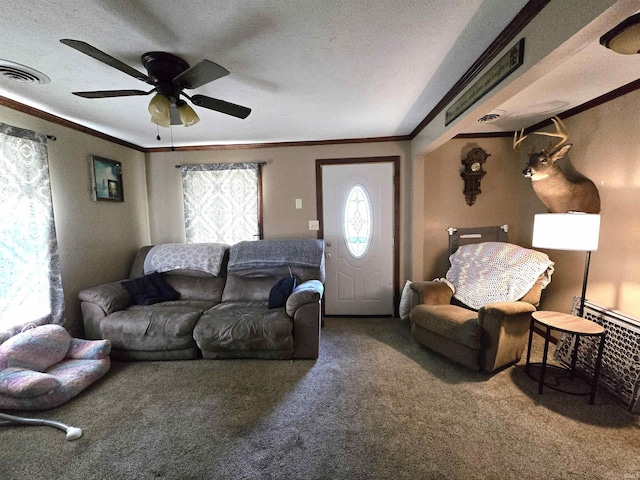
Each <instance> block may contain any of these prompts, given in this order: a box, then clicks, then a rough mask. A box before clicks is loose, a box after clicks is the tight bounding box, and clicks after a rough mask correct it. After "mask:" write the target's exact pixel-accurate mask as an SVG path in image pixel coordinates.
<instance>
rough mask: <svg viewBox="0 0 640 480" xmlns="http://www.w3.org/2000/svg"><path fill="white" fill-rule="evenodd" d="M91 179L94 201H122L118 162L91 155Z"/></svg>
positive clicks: (120, 173)
mask: <svg viewBox="0 0 640 480" xmlns="http://www.w3.org/2000/svg"><path fill="white" fill-rule="evenodd" d="M91 180H92V184H91V189H92V194H93V200H94V201H98V200H105V201H108V202H124V191H123V188H122V164H121V163H120V162H118V161H116V160H109V159H107V158H102V157H98V156H97V155H91Z"/></svg>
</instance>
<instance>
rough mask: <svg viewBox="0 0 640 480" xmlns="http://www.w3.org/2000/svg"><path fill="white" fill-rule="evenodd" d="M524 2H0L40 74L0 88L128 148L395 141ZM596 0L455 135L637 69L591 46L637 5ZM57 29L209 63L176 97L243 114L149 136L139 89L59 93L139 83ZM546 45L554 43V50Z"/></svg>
mask: <svg viewBox="0 0 640 480" xmlns="http://www.w3.org/2000/svg"><path fill="white" fill-rule="evenodd" d="M553 1H563V2H564V1H569V0H553ZM572 1H573V0H572ZM526 3H527V0H393V1H390V0H321V1H320V0H226V1H224V0H223V1H220V0H218V1H215V2H214V1H211V0H183V1H175V0H172V1H167V0H137V1H132V0H84V1H82V2H78V1H77V0H31V1H28V2H26V1H22V2H17V1H3V2H2V9H1V10H0V12H1V15H0V27H1V28H0V38H1V39H2V43H1V45H2V46H1V47H0V59H1V60H7V61H12V62H17V63H20V64H23V65H26V66H28V67H31V68H34V69H36V70H39V71H41V72H43V73H44V74H46V75H47V76H49V77H50V78H51V83H49V84H47V85H33V84H29V83H18V82H14V81H11V80H9V79H8V78H6V77H4V76H0V95H1V96H4V97H7V98H9V99H11V100H15V101H18V102H20V103H23V104H25V105H27V106H30V107H34V108H36V109H39V110H42V111H44V112H47V113H50V114H53V115H56V116H58V117H61V118H63V119H66V120H69V121H72V122H75V123H77V124H80V125H82V126H84V127H87V128H90V129H93V130H97V131H99V132H101V133H103V134H106V135H109V136H112V137H116V138H118V139H121V140H123V141H126V142H129V143H132V144H135V145H138V146H140V147H144V148H153V147H166V146H170V145H171V144H172V143H173V145H175V146H198V145H220V144H248V143H279V142H313V141H332V140H345V139H367V138H380V137H395V136H407V135H410V134H411V133H412V132H413V131H414V130H415V129H416V127H417V126H418V125H419V124H420V122H421V121H422V120H423V119H424V118H425V116H426V115H427V114H429V112H430V111H431V110H432V109H433V107H434V106H436V105H437V104H438V102H439V101H440V100H441V99H442V98H443V97H444V96H445V95H446V94H447V92H448V91H449V90H450V89H451V87H452V86H453V85H454V84H455V83H456V82H457V81H458V79H460V77H461V76H462V75H463V74H464V73H465V72H466V71H467V69H468V68H469V67H470V66H471V65H472V64H473V63H474V62H475V61H476V60H477V59H478V57H480V55H481V54H482V53H483V52H484V51H485V50H486V49H487V47H488V46H489V45H490V44H491V43H492V42H493V41H494V40H495V39H496V38H497V37H498V36H499V35H500V33H501V32H502V31H503V30H504V28H505V27H506V26H507V25H508V24H509V22H511V20H512V19H513V18H514V17H515V16H517V14H518V12H519V11H520V10H521V9H522V7H524V6H525V5H526ZM598 3H599V4H606V3H607V2H606V1H605V0H598ZM611 3H612V4H615V7H612V8H611V9H609V10H608V11H607V14H606V15H602V16H601V18H599V21H598V22H597V23H598V29H594V28H591V30H590V33H589V36H588V37H587V36H586V35H584V34H582V37H581V42H582V43H581V44H580V45H579V48H576V47H575V42H567V43H573V44H574V46H573V48H572V50H571V51H570V53H567V55H566V58H562V59H561V61H558V62H557V67H554V69H553V71H550V72H548V73H546V74H545V75H543V76H541V78H538V79H536V80H535V81H534V82H533V83H531V84H530V85H528V86H524V87H523V88H522V90H521V91H520V92H518V93H516V94H514V95H513V96H512V97H511V98H509V99H508V100H507V101H506V102H504V104H502V105H499V106H498V110H500V111H501V113H502V117H501V118H500V119H499V120H497V121H495V122H493V123H486V124H482V123H476V122H475V120H473V121H466V123H465V127H464V129H463V132H473V133H475V132H495V131H509V130H514V129H518V128H522V127H523V126H530V125H532V124H534V123H537V122H539V121H541V120H544V119H545V118H548V117H549V116H551V115H553V114H556V113H559V112H563V111H566V110H568V109H570V108H572V107H574V106H577V105H580V104H582V103H584V102H586V101H588V100H591V99H592V98H595V97H597V96H599V95H602V94H603V93H607V92H610V91H612V90H614V89H615V88H618V87H620V86H622V85H625V84H626V83H628V82H631V81H633V80H636V79H638V78H639V77H640V61H638V56H637V55H635V56H622V55H616V54H612V52H611V51H609V50H607V49H605V48H603V47H602V46H600V45H599V44H598V37H599V36H600V35H601V34H602V33H604V31H606V29H608V28H611V27H613V26H614V25H615V24H616V23H617V22H619V21H620V20H621V19H622V18H624V15H626V14H629V13H633V12H635V11H637V9H638V4H637V0H620V1H618V2H611ZM602 17H606V18H605V20H606V21H603V18H602ZM609 20H610V21H609ZM554 21H555V22H556V25H552V26H550V28H562V27H563V25H562V24H563V22H564V20H563V19H562V18H558V19H554ZM581 33H582V32H581ZM541 34H542V35H544V32H542V33H541ZM62 38H70V39H76V40H82V41H85V42H87V43H89V44H91V45H93V46H94V47H96V48H98V49H100V50H102V51H103V52H105V53H107V54H109V55H112V56H113V57H115V58H117V59H118V60H121V61H123V62H125V63H127V64H128V65H130V66H132V67H134V68H136V69H138V70H140V71H142V72H144V68H143V66H142V63H141V60H140V56H141V55H142V54H143V53H145V52H149V51H165V52H169V53H172V54H175V55H178V56H180V57H182V58H184V59H185V60H186V61H187V62H189V63H190V64H191V65H194V64H195V63H197V62H198V61H200V60H202V59H205V58H206V59H209V60H211V61H214V62H216V63H218V64H220V65H222V66H223V67H225V68H227V69H228V70H230V71H231V74H230V75H228V76H226V77H223V78H221V79H219V80H216V81H214V82H211V83H209V84H206V85H204V86H202V87H200V88H197V89H194V90H190V91H189V93H190V94H202V95H207V96H211V97H214V98H220V99H223V100H227V101H229V102H233V103H237V104H240V105H244V106H248V107H251V108H252V109H253V111H252V113H251V115H250V116H249V117H248V118H247V119H245V120H240V119H238V118H235V117H231V116H227V115H223V114H220V113H217V112H214V111H210V110H207V109H204V108H201V107H194V108H195V109H196V111H197V113H198V115H199V116H200V118H201V121H200V123H198V124H197V125H195V126H193V127H189V128H185V127H183V126H175V127H173V128H172V130H171V131H170V130H169V129H162V128H161V129H160V135H161V137H162V140H160V141H158V140H156V135H157V131H156V128H157V127H156V126H155V125H154V124H152V123H151V122H150V115H149V113H148V111H147V105H148V103H149V100H150V98H151V97H150V96H138V97H125V98H108V99H84V98H79V97H77V96H74V95H72V94H71V92H72V91H86V90H112V89H113V90H121V89H141V90H148V89H150V87H148V85H146V84H144V83H142V82H140V81H138V80H136V79H134V78H132V77H130V76H128V75H126V74H124V73H122V72H120V71H118V70H115V69H113V68H110V67H108V66H107V65H105V64H103V63H101V62H99V61H97V60H95V59H93V58H91V57H89V56H87V55H84V54H82V53H80V52H78V51H76V50H74V49H72V48H69V47H68V46H66V45H63V44H62V43H60V41H59V40H60V39H62ZM565 47H566V46H565ZM562 50H563V46H562V45H561V46H559V47H558V49H557V50H556V52H554V53H556V57H557V56H558V53H560V54H562ZM567 52H569V49H568V48H567ZM543 63H544V62H543ZM485 113H489V112H485ZM458 130H460V129H458ZM458 133H462V132H458Z"/></svg>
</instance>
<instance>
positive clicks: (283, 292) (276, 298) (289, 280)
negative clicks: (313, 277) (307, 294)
mask: <svg viewBox="0 0 640 480" xmlns="http://www.w3.org/2000/svg"><path fill="white" fill-rule="evenodd" d="M294 288H296V279H295V278H293V277H286V278H283V279H282V280H279V281H278V283H276V284H275V285H274V286H273V288H272V289H271V291H270V292H269V308H280V307H284V306H285V304H286V303H287V298H289V295H291V292H293V289H294Z"/></svg>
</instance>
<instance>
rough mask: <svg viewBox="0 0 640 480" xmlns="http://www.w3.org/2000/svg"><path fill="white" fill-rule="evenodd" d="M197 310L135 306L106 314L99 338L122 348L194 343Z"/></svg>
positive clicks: (165, 347)
mask: <svg viewBox="0 0 640 480" xmlns="http://www.w3.org/2000/svg"><path fill="white" fill-rule="evenodd" d="M199 317H200V311H194V310H193V309H190V308H184V307H183V308H180V307H176V308H138V309H131V310H125V311H121V312H115V313H112V314H111V315H107V316H106V317H105V318H104V319H103V320H102V322H101V323H100V331H101V333H102V338H106V339H108V340H110V341H111V344H112V346H113V348H115V349H122V350H142V351H154V350H177V349H184V348H188V347H192V346H194V345H195V342H194V340H193V336H192V332H193V327H194V326H195V324H196V322H197V321H198V318H199Z"/></svg>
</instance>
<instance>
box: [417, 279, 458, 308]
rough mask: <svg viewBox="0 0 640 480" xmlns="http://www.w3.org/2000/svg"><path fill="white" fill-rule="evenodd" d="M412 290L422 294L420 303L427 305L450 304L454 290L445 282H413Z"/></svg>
mask: <svg viewBox="0 0 640 480" xmlns="http://www.w3.org/2000/svg"><path fill="white" fill-rule="evenodd" d="M411 290H413V291H414V292H416V293H418V294H420V303H423V304H425V305H448V304H449V303H451V298H452V297H453V291H452V290H451V288H449V286H448V285H447V284H446V283H444V282H434V281H424V282H412V283H411Z"/></svg>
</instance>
